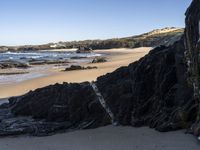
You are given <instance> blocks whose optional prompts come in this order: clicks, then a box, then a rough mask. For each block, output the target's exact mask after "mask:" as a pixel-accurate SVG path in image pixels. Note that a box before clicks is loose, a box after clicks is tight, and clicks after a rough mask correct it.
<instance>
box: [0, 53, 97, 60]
mask: <svg viewBox="0 0 200 150" xmlns="http://www.w3.org/2000/svg"><path fill="white" fill-rule="evenodd" d="M99 55H100V54H96V53H76V52H68V51H65V52H59V51H38V52H4V53H0V61H7V60H14V61H24V62H26V61H29V60H32V59H34V60H60V59H63V60H66V59H70V58H72V57H94V56H99Z"/></svg>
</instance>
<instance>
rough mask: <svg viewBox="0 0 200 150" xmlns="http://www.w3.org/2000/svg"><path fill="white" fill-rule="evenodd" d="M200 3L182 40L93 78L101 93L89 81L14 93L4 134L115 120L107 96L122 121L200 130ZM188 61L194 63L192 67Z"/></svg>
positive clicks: (3, 115)
mask: <svg viewBox="0 0 200 150" xmlns="http://www.w3.org/2000/svg"><path fill="white" fill-rule="evenodd" d="M199 6H200V1H199V0H193V3H192V5H191V6H190V8H189V9H188V11H187V13H186V15H187V17H186V33H185V36H184V37H183V38H182V39H181V40H180V41H178V42H176V43H174V44H173V45H172V46H169V47H165V46H160V47H157V48H155V49H154V50H152V51H150V53H149V54H148V55H146V56H145V57H143V58H141V59H140V60H139V61H137V62H135V63H132V64H130V65H129V66H128V67H121V68H119V69H117V70H116V71H114V72H113V73H110V74H107V75H105V76H101V77H99V78H98V79H97V81H96V82H94V83H93V84H95V85H96V86H97V88H98V91H99V92H100V93H96V92H95V90H94V89H93V88H92V86H91V84H90V83H88V82H84V83H81V84H76V83H73V84H68V83H63V84H56V85H51V86H48V87H45V88H41V89H37V90H35V91H31V92H29V93H27V94H25V95H23V96H20V97H14V98H10V99H9V104H6V105H1V106H0V122H1V124H0V135H2V136H7V135H16V134H17V135H18V134H31V135H38V136H39V135H49V134H52V133H56V132H59V131H63V130H64V131H68V130H75V129H85V128H96V127H100V126H105V125H107V124H111V118H110V117H109V114H108V113H107V112H106V110H105V109H104V108H103V107H102V104H101V103H100V101H99V99H98V97H101V96H102V97H103V99H104V101H105V103H106V106H108V107H109V110H110V111H111V112H112V114H113V116H114V120H115V121H117V122H118V123H119V124H120V125H132V126H136V127H140V126H149V127H151V128H155V129H156V130H158V131H162V132H166V131H172V130H178V129H183V128H184V129H185V128H186V129H192V130H191V131H192V133H193V134H195V135H197V136H199V135H200V125H199V120H200V119H199V118H200V113H199V112H200V107H199V106H200V103H199V98H200V97H199V96H198V94H197V93H198V92H199V90H198V89H199V88H198V87H199V83H200V82H199V79H198V78H199V69H198V68H199V62H198V60H199V59H198V56H199V55H198V53H199V52H198V50H199V24H198V23H199V17H200V16H199V14H200V7H199ZM184 41H186V42H187V43H186V46H185V44H184ZM186 52H187V56H186V55H185V53H186ZM187 61H190V62H192V65H190V63H189V67H188V62H187ZM188 69H189V70H188ZM191 73H192V75H191ZM193 74H195V76H193ZM188 80H189V81H191V83H192V85H195V86H194V88H193V87H192V86H190V84H188Z"/></svg>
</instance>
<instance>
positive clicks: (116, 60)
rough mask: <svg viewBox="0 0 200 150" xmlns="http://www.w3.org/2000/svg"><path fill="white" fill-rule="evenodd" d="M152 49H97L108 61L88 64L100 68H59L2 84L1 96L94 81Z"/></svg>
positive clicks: (0, 88)
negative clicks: (59, 84) (57, 85)
mask: <svg viewBox="0 0 200 150" xmlns="http://www.w3.org/2000/svg"><path fill="white" fill-rule="evenodd" d="M151 49H152V48H149V47H143V48H136V49H111V50H97V51H95V52H96V53H102V54H106V55H107V59H108V62H105V63H98V64H87V65H86V66H97V67H98V69H94V70H79V71H70V72H60V70H57V71H53V73H51V74H49V75H48V76H45V77H39V78H35V79H30V80H26V81H22V82H20V83H11V84H7V85H0V98H7V97H11V96H18V95H22V94H25V93H27V92H28V91H30V90H35V89H37V88H41V87H45V86H48V85H50V84H55V83H63V82H83V81H93V80H96V78H97V77H98V76H101V75H105V74H106V73H109V72H112V71H114V70H116V69H117V68H119V67H121V66H127V65H128V64H130V63H131V62H134V61H136V60H138V59H140V58H141V57H143V56H144V55H146V54H147V53H148V52H149V50H151Z"/></svg>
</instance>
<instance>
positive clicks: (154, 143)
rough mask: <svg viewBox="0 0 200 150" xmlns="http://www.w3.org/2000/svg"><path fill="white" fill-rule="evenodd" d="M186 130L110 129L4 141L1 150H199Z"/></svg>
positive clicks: (4, 139) (111, 127)
mask: <svg viewBox="0 0 200 150" xmlns="http://www.w3.org/2000/svg"><path fill="white" fill-rule="evenodd" d="M199 149H200V145H199V144H198V143H197V141H196V140H195V138H194V137H193V136H192V135H184V133H183V131H176V132H168V133H159V132H157V131H155V130H152V129H149V128H146V127H144V128H133V127H113V126H107V127H102V128H98V129H93V130H83V131H76V132H71V133H64V134H57V135H54V136H49V137H17V138H2V139H0V150H199Z"/></svg>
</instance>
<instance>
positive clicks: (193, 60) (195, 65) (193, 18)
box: [185, 0, 200, 136]
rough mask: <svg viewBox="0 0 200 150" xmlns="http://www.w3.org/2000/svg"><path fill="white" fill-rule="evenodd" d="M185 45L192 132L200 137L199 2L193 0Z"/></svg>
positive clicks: (187, 16) (187, 18)
mask: <svg viewBox="0 0 200 150" xmlns="http://www.w3.org/2000/svg"><path fill="white" fill-rule="evenodd" d="M185 43H186V47H187V53H186V58H187V61H188V72H189V79H188V80H189V82H190V84H191V86H193V88H194V100H195V104H196V106H197V107H198V108H197V112H196V113H197V116H196V122H195V123H194V125H193V127H192V130H193V133H194V134H195V135H197V136H200V1H199V0H193V2H192V4H191V6H190V7H189V8H188V10H187V12H186V29H185Z"/></svg>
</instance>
